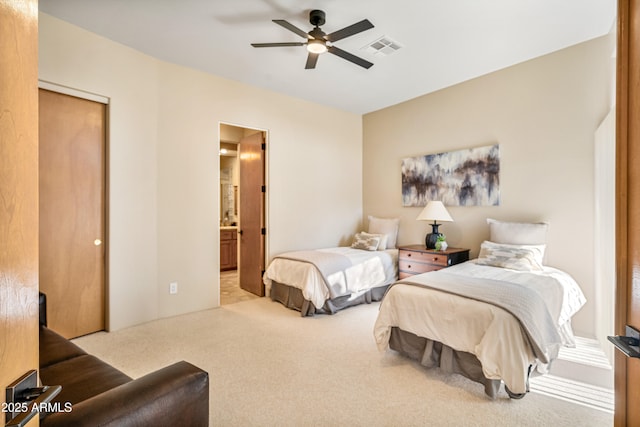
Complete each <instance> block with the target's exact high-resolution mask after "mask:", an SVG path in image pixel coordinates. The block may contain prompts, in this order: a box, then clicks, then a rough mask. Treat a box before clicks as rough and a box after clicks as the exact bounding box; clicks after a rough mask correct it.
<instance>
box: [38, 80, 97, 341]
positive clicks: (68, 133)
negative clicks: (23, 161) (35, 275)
mask: <svg viewBox="0 0 640 427" xmlns="http://www.w3.org/2000/svg"><path fill="white" fill-rule="evenodd" d="M39 99H40V108H39V111H40V114H39V116H40V125H39V128H40V166H39V170H40V178H39V189H40V209H39V210H40V290H41V291H42V292H44V293H46V294H47V309H48V313H47V314H48V321H49V327H50V328H51V329H53V330H54V331H56V332H58V333H59V334H61V335H63V336H64V337H66V338H73V337H78V336H81V335H86V334H89V333H92V332H96V331H100V330H103V329H104V328H105V261H104V255H105V244H104V235H105V225H104V223H105V189H104V188H105V111H106V106H105V105H104V104H101V103H97V102H93V101H89V100H86V99H80V98H76V97H73V96H69V95H63V94H60V93H56V92H51V91H47V90H43V89H40V96H39Z"/></svg>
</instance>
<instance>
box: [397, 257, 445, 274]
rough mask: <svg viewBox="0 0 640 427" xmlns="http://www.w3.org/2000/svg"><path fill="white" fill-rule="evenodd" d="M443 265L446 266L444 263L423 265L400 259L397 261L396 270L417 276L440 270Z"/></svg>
mask: <svg viewBox="0 0 640 427" xmlns="http://www.w3.org/2000/svg"><path fill="white" fill-rule="evenodd" d="M445 265H447V264H446V262H445V263H444V264H425V263H421V262H415V261H407V260H402V259H401V260H399V261H398V270H400V271H403V272H407V273H411V274H419V273H426V272H427V271H435V270H440V269H441V268H442V267H444V266H445Z"/></svg>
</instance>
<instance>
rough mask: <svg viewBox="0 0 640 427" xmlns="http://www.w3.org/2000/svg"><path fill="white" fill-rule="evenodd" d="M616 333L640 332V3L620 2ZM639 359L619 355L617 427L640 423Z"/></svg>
mask: <svg viewBox="0 0 640 427" xmlns="http://www.w3.org/2000/svg"><path fill="white" fill-rule="evenodd" d="M617 61H618V75H617V94H616V104H617V108H616V119H617V126H616V132H617V136H616V175H617V178H616V186H617V190H616V246H617V248H616V271H617V278H616V282H617V283H616V285H617V288H616V334H617V335H625V325H629V326H631V327H633V328H635V329H637V330H640V168H638V165H639V164H640V0H619V1H618V51H617ZM639 384H640V359H638V358H629V357H626V356H625V355H624V354H623V353H622V352H620V351H616V356H615V419H614V421H615V425H616V426H618V427H622V426H632V425H633V426H637V425H640V387H639V386H638V385H639Z"/></svg>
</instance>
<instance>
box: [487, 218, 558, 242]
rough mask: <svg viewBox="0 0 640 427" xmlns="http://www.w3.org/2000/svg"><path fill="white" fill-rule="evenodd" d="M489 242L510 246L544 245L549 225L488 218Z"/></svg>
mask: <svg viewBox="0 0 640 427" xmlns="http://www.w3.org/2000/svg"><path fill="white" fill-rule="evenodd" d="M487 224H489V240H490V241H492V242H494V243H506V244H509V245H544V244H546V243H547V230H548V229H549V223H547V222H537V223H526V222H503V221H498V220H495V219H491V218H487Z"/></svg>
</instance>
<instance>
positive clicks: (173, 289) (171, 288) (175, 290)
mask: <svg viewBox="0 0 640 427" xmlns="http://www.w3.org/2000/svg"><path fill="white" fill-rule="evenodd" d="M169 293H170V294H177V293H178V282H171V283H169Z"/></svg>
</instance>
